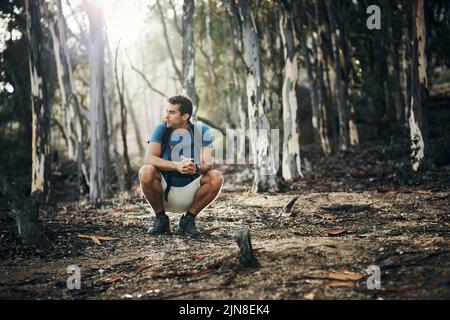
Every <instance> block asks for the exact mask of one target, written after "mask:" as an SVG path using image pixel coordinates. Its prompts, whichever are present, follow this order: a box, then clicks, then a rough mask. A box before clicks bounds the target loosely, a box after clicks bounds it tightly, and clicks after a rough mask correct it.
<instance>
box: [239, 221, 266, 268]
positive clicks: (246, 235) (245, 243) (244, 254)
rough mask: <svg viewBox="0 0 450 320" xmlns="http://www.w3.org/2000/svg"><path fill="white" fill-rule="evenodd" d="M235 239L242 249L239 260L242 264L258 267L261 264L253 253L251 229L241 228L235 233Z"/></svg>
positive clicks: (248, 266) (247, 266)
mask: <svg viewBox="0 0 450 320" xmlns="http://www.w3.org/2000/svg"><path fill="white" fill-rule="evenodd" d="M233 239H234V240H235V241H236V243H237V245H238V246H239V249H240V250H241V252H240V253H241V256H240V257H239V260H240V262H241V264H242V265H243V266H244V267H246V268H257V267H259V266H260V264H259V262H258V260H257V259H256V257H255V255H254V254H253V249H252V243H251V240H250V230H249V229H248V228H246V229H239V230H236V231H235V232H234V233H233Z"/></svg>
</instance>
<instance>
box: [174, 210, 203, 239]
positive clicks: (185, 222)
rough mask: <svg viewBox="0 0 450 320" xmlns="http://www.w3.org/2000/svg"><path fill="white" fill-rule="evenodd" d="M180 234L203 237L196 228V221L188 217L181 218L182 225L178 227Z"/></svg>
mask: <svg viewBox="0 0 450 320" xmlns="http://www.w3.org/2000/svg"><path fill="white" fill-rule="evenodd" d="M178 233H181V234H187V235H190V236H193V237H198V236H200V235H201V233H200V231H198V230H197V227H196V226H195V219H194V218H193V217H190V216H186V215H182V216H181V219H180V224H179V225H178Z"/></svg>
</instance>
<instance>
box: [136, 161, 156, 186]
mask: <svg viewBox="0 0 450 320" xmlns="http://www.w3.org/2000/svg"><path fill="white" fill-rule="evenodd" d="M158 176H159V170H158V169H157V168H156V167H155V166H154V165H151V164H145V165H143V166H142V167H141V168H140V169H139V181H140V182H141V183H148V182H150V181H153V180H154V179H157V178H158Z"/></svg>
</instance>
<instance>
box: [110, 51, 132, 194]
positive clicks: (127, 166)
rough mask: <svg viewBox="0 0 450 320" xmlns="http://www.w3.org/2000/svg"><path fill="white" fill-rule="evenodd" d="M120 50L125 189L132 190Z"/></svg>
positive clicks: (117, 81) (120, 98) (121, 122)
mask: <svg viewBox="0 0 450 320" xmlns="http://www.w3.org/2000/svg"><path fill="white" fill-rule="evenodd" d="M118 52H119V46H117V49H116V57H115V60H114V73H115V75H116V86H117V93H118V94H119V103H120V133H121V135H122V144H123V159H124V161H125V170H123V171H124V172H125V189H126V190H127V191H130V190H131V164H130V158H129V157H128V143H127V121H128V120H127V107H126V105H125V98H124V90H125V81H124V70H123V68H122V85H121V84H120V82H119V73H118V70H117V56H118Z"/></svg>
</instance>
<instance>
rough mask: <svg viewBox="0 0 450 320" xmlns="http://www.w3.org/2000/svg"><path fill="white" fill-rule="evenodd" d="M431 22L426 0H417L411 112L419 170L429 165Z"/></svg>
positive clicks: (415, 165)
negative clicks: (428, 63) (428, 74)
mask: <svg viewBox="0 0 450 320" xmlns="http://www.w3.org/2000/svg"><path fill="white" fill-rule="evenodd" d="M427 40H428V34H427V21H426V17H425V1H424V0H414V1H413V41H414V42H413V50H412V51H413V61H412V87H411V89H412V95H411V105H410V112H409V128H410V135H411V157H412V169H413V170H414V171H417V170H418V169H419V168H421V167H424V166H426V162H425V159H426V157H427V154H426V153H427V148H428V139H427V138H428V137H427V129H428V128H427V115H426V99H427V96H428V80H427V67H428V66H427V54H426V47H427Z"/></svg>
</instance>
